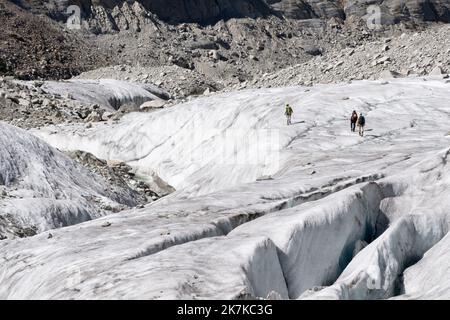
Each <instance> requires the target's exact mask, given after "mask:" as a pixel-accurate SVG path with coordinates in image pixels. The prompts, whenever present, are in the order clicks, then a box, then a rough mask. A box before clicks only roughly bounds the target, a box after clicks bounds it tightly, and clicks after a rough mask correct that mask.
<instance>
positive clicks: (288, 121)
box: [284, 104, 294, 126]
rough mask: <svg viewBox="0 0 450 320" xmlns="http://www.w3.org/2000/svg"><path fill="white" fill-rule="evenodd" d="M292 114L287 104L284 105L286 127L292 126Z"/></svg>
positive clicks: (292, 111)
mask: <svg viewBox="0 0 450 320" xmlns="http://www.w3.org/2000/svg"><path fill="white" fill-rule="evenodd" d="M293 113H294V110H292V108H291V106H290V105H289V104H286V111H285V113H284V115H285V116H286V119H287V125H288V126H290V125H291V124H292V114H293Z"/></svg>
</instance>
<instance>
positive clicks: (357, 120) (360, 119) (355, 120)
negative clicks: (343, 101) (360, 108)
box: [350, 110, 366, 137]
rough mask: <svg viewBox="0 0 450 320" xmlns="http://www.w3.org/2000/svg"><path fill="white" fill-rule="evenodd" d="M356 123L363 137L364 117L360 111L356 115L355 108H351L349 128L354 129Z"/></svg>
mask: <svg viewBox="0 0 450 320" xmlns="http://www.w3.org/2000/svg"><path fill="white" fill-rule="evenodd" d="M356 125H358V129H359V130H358V131H359V135H360V136H361V137H364V127H365V125H366V118H364V116H363V114H362V113H360V114H359V116H358V113H357V112H356V111H355V110H353V113H352V116H351V117H350V130H351V131H352V132H355V131H356Z"/></svg>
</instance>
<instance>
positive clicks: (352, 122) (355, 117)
mask: <svg viewBox="0 0 450 320" xmlns="http://www.w3.org/2000/svg"><path fill="white" fill-rule="evenodd" d="M357 121H358V113H356V111H355V110H353V113H352V116H351V118H350V130H351V131H352V132H355V131H356V122H357Z"/></svg>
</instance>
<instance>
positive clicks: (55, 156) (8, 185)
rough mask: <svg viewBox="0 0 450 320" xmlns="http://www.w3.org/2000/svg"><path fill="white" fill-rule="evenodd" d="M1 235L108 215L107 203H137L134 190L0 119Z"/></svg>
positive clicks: (43, 229)
mask: <svg viewBox="0 0 450 320" xmlns="http://www.w3.org/2000/svg"><path fill="white" fill-rule="evenodd" d="M0 150H1V151H0V187H1V190H2V191H4V192H5V193H6V196H3V197H0V234H2V235H3V236H12V235H13V233H14V232H13V231H14V227H19V228H23V227H32V226H34V227H36V231H37V232H42V231H45V230H48V229H52V228H59V227H63V226H67V225H72V224H75V223H80V222H84V221H88V220H91V219H94V218H98V217H100V216H103V215H105V212H104V211H102V210H99V207H100V204H101V203H109V204H111V205H113V206H114V204H115V205H116V206H118V205H119V203H122V204H125V205H136V200H134V198H133V196H132V194H131V190H129V189H127V188H118V187H111V186H110V185H109V184H108V183H107V182H106V181H105V180H104V179H103V178H102V177H100V176H98V175H96V174H93V173H90V172H89V171H87V170H86V169H85V168H84V167H82V166H81V165H78V164H77V163H75V162H74V161H73V160H71V159H70V158H69V157H67V156H66V155H64V154H62V153H61V152H59V151H58V150H56V149H54V148H53V147H50V146H49V145H48V144H46V143H45V142H44V141H42V140H40V139H38V138H36V137H35V136H33V135H31V134H29V133H28V132H26V131H24V130H22V129H19V128H16V127H13V126H10V125H8V124H5V123H1V122H0Z"/></svg>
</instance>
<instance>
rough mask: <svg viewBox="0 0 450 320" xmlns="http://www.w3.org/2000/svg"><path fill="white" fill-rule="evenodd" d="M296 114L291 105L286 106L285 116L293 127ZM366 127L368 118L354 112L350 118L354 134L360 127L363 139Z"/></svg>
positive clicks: (288, 123)
mask: <svg viewBox="0 0 450 320" xmlns="http://www.w3.org/2000/svg"><path fill="white" fill-rule="evenodd" d="M293 114H294V110H293V109H292V107H291V106H290V105H289V104H286V111H285V113H284V115H285V116H286V119H287V125H288V126H290V125H292V115H293ZM365 125H366V118H365V117H364V116H363V114H362V113H360V114H359V116H358V113H357V112H356V110H353V112H352V116H351V117H350V130H351V131H352V132H356V126H358V129H359V130H358V131H359V135H360V136H361V137H363V136H364V127H365Z"/></svg>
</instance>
